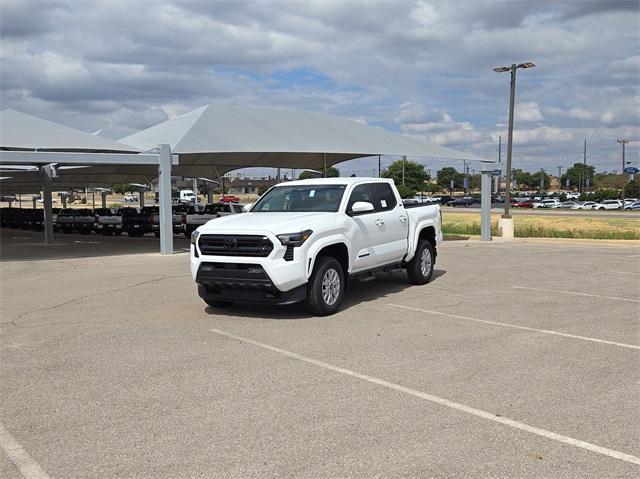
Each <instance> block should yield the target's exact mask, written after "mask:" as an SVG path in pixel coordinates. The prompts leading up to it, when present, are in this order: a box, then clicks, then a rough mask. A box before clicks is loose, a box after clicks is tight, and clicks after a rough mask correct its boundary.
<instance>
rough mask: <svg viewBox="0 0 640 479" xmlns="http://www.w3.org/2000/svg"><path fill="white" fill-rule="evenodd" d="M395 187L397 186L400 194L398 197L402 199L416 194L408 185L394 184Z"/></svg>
mask: <svg viewBox="0 0 640 479" xmlns="http://www.w3.org/2000/svg"><path fill="white" fill-rule="evenodd" d="M405 181H406V179H405ZM396 188H398V193H399V194H400V198H402V199H405V198H411V197H412V196H414V195H415V194H416V191H415V190H413V189H411V188H409V187H408V186H402V185H396Z"/></svg>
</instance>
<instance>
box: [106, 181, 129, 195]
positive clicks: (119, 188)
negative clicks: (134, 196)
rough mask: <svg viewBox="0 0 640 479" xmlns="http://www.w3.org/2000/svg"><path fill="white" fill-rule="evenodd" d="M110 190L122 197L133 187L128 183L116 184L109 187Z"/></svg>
mask: <svg viewBox="0 0 640 479" xmlns="http://www.w3.org/2000/svg"><path fill="white" fill-rule="evenodd" d="M111 190H112V191H113V192H114V193H116V194H118V195H124V194H125V193H127V192H129V191H133V186H131V185H130V184H128V183H117V184H115V185H113V186H111Z"/></svg>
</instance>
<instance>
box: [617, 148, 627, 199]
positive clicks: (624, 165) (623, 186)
mask: <svg viewBox="0 0 640 479" xmlns="http://www.w3.org/2000/svg"><path fill="white" fill-rule="evenodd" d="M617 142H618V143H620V144H621V145H622V209H623V210H624V188H625V186H627V182H626V178H625V175H626V173H625V172H624V169H625V168H626V167H627V163H626V161H625V160H626V158H625V156H624V150H625V148H624V147H625V145H626V144H627V143H629V140H617Z"/></svg>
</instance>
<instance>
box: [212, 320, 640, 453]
mask: <svg viewBox="0 0 640 479" xmlns="http://www.w3.org/2000/svg"><path fill="white" fill-rule="evenodd" d="M210 331H211V332H212V333H214V334H217V335H219V336H224V337H227V338H229V339H233V340H236V341H240V342H241V343H246V344H251V345H253V346H256V347H258V348H262V349H266V350H268V351H272V352H274V353H277V354H280V355H282V356H287V357H289V358H291V359H295V360H297V361H301V362H305V363H308V364H312V365H314V366H317V367H320V368H323V369H327V370H329V371H333V372H335V373H338V374H343V375H345V376H350V377H353V378H356V379H359V380H361V381H364V382H368V383H371V384H376V385H378V386H382V387H384V388H387V389H392V390H394V391H397V392H401V393H403V394H407V395H409V396H413V397H416V398H419V399H424V400H425V401H429V402H431V403H434V404H438V405H440V406H444V407H447V408H450V409H454V410H457V411H460V412H464V413H466V414H470V415H473V416H476V417H480V418H482V419H486V420H488V421H493V422H496V423H499V424H502V425H505V426H509V427H511V428H514V429H518V430H521V431H525V432H528V433H530V434H535V435H537V436H540V437H543V438H545V439H550V440H553V441H557V442H560V443H563V444H567V445H570V446H574V447H578V448H580V449H584V450H587V451H590V452H594V453H597V454H601V455H603V456H608V457H611V458H614V459H618V460H620V461H624V462H628V463H631V464H637V465H640V457H636V456H633V455H631V454H627V453H624V452H621V451H616V450H614V449H609V448H607V447H602V446H598V445H597V444H592V443H590V442H586V441H581V440H580V439H575V438H572V437H569V436H564V435H562V434H558V433H556V432H553V431H549V430H547V429H542V428H539V427H535V426H531V425H529V424H525V423H522V422H519V421H516V420H515V419H510V418H508V417H504V416H496V415H495V414H493V413H490V412H487V411H483V410H482V409H477V408H474V407H471V406H466V405H464V404H461V403H457V402H454V401H450V400H448V399H445V398H441V397H438V396H434V395H433V394H429V393H426V392H423V391H418V390H416V389H412V388H409V387H406V386H402V385H401V384H398V383H394V382H391V381H387V380H385V379H380V378H376V377H374V376H369V375H367V374H362V373H359V372H356V371H352V370H350V369H346V368H343V367H340V366H335V365H333V364H330V363H326V362H324V361H320V360H318V359H314V358H310V357H308V356H303V355H302V354H298V353H295V352H293V351H288V350H286V349H282V348H279V347H277V346H272V345H270V344H267V343H262V342H260V341H255V340H253V339H250V338H246V337H243V336H238V335H235V334H233V333H229V332H227V331H223V330H221V329H215V328H213V329H210Z"/></svg>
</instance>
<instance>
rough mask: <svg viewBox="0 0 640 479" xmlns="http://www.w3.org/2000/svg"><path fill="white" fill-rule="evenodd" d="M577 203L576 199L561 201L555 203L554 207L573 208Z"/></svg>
mask: <svg viewBox="0 0 640 479" xmlns="http://www.w3.org/2000/svg"><path fill="white" fill-rule="evenodd" d="M576 205H577V203H576V202H575V201H562V202H560V203H556V204H555V205H553V206H552V208H559V209H564V210H568V209H571V208H573V207H574V206H576Z"/></svg>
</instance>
